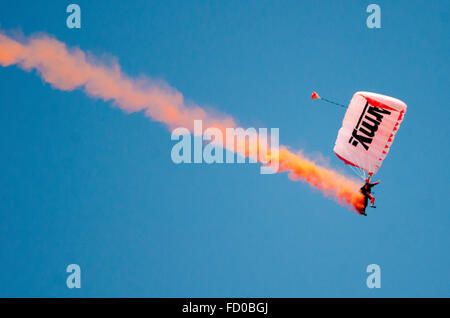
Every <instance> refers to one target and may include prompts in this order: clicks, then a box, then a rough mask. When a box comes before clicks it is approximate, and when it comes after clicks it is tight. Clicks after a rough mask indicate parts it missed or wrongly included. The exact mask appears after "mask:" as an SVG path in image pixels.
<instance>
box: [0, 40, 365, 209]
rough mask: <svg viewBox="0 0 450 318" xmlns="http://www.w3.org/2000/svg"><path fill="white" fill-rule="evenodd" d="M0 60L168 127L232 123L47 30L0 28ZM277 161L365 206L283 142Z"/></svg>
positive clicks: (341, 181) (353, 191) (351, 184)
mask: <svg viewBox="0 0 450 318" xmlns="http://www.w3.org/2000/svg"><path fill="white" fill-rule="evenodd" d="M0 65H2V66H4V67H6V66H10V65H17V66H19V67H20V68H22V69H24V70H26V71H32V70H37V71H38V73H39V74H40V76H41V77H42V78H43V79H44V80H45V81H46V82H47V83H49V84H50V85H52V86H53V87H54V88H58V89H61V90H65V91H71V90H74V89H77V88H79V89H82V90H83V91H84V92H85V93H86V94H87V95H89V96H91V97H96V98H100V99H102V100H104V101H112V102H113V103H114V104H115V105H116V106H118V107H119V108H121V109H122V110H124V111H126V112H129V113H131V112H138V111H144V112H145V115H146V116H147V117H150V118H151V119H152V120H154V121H159V122H162V123H164V124H166V125H167V126H168V128H169V129H174V128H176V127H186V128H188V129H190V130H191V131H193V121H194V119H199V120H202V121H203V124H204V125H205V127H217V128H219V129H220V130H222V131H225V128H227V127H229V128H231V127H236V123H235V121H234V119H233V118H231V117H230V116H227V115H223V114H216V113H211V112H207V111H205V110H204V109H202V108H201V107H199V106H197V105H194V104H193V105H186V102H185V101H184V99H183V95H182V94H181V93H180V92H178V91H177V90H175V89H174V88H172V87H170V86H168V85H167V84H165V83H161V82H154V81H151V80H149V79H132V78H129V77H127V76H126V75H125V74H123V73H122V71H121V70H120V66H119V65H118V64H117V63H114V64H113V65H112V66H106V65H104V64H102V63H99V62H97V61H94V60H93V59H92V58H89V57H88V56H87V55H86V54H85V53H84V52H83V51H81V50H80V49H78V48H67V47H66V45H65V44H64V43H62V42H59V41H58V40H56V39H54V38H51V37H49V36H47V35H39V36H35V37H30V38H28V39H26V40H25V41H17V40H15V39H13V38H11V37H9V36H7V35H5V34H3V33H0ZM279 164H280V168H279V172H284V171H285V172H288V174H289V178H290V179H291V180H302V181H305V182H307V183H309V184H310V185H311V186H312V187H314V188H317V189H319V190H321V191H322V192H323V193H324V194H325V195H326V196H331V197H334V198H335V199H336V200H337V201H338V202H339V203H341V204H344V205H347V206H350V207H352V208H353V209H354V210H359V209H360V208H361V207H362V206H363V196H362V194H361V193H360V192H359V186H358V184H357V183H356V182H355V181H353V180H351V179H348V178H347V177H345V176H343V175H341V174H339V173H337V172H334V171H332V170H330V169H327V168H324V167H321V166H319V165H317V164H315V163H314V162H311V161H309V160H308V159H306V158H305V157H303V156H302V155H301V154H294V153H293V152H291V151H290V150H288V149H287V147H283V146H282V147H281V148H280V153H279Z"/></svg>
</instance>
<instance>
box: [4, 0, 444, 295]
mask: <svg viewBox="0 0 450 318" xmlns="http://www.w3.org/2000/svg"><path fill="white" fill-rule="evenodd" d="M69 3H71V2H64V1H58V2H55V1H34V2H30V1H23V0H22V1H19V0H17V1H12V2H8V3H3V5H2V9H1V11H0V26H1V28H2V29H4V30H20V31H21V32H23V33H24V34H25V35H29V34H31V33H34V32H38V31H42V32H46V33H48V34H51V35H54V36H56V37H57V38H58V39H59V40H61V41H64V42H66V43H67V44H68V45H69V46H78V47H80V48H81V49H83V50H87V51H90V52H92V53H93V54H95V55H97V56H103V55H107V56H116V57H117V58H118V59H119V62H120V64H121V65H122V68H123V70H124V72H125V73H127V74H129V75H131V76H138V75H142V74H144V75H146V76H150V77H154V78H160V79H164V80H165V81H167V82H168V83H170V84H171V85H172V86H174V87H176V88H177V89H178V90H179V91H181V92H182V93H183V94H184V96H185V97H186V98H187V99H190V100H194V101H196V102H197V103H199V104H200V105H208V106H210V107H214V108H217V109H219V110H221V111H223V112H226V113H228V114H231V115H233V116H234V117H235V118H237V119H238V120H239V122H240V124H241V125H242V126H253V127H279V128H280V142H281V143H282V144H285V145H289V146H291V147H293V148H294V149H303V150H304V151H305V153H306V154H308V155H310V156H311V157H312V158H322V159H320V160H322V161H326V162H328V164H329V165H330V166H331V167H333V168H334V169H338V170H340V171H342V172H345V173H347V174H349V175H351V174H352V171H351V169H349V168H348V167H345V166H344V165H343V163H342V162H341V161H339V160H338V159H337V158H336V157H335V156H334V154H333V152H332V149H333V146H334V141H335V138H336V135H337V131H338V129H339V127H340V125H341V120H342V118H343V115H344V112H343V111H342V109H339V108H334V107H333V106H331V105H327V104H323V103H312V102H311V101H310V94H311V92H312V91H313V90H317V91H318V92H319V93H320V94H323V95H324V96H326V97H329V98H332V99H335V100H338V101H340V102H342V103H348V101H349V100H350V98H351V96H352V95H353V93H354V92H355V91H358V90H366V91H373V92H377V93H381V94H386V95H391V96H394V97H397V98H400V99H402V100H404V101H405V102H406V103H407V104H408V112H407V114H406V118H405V120H404V122H403V125H402V127H401V129H400V132H399V133H398V135H397V138H396V140H395V144H394V146H393V148H392V150H391V152H390V153H389V156H388V158H387V159H386V160H385V162H384V164H383V166H382V167H381V169H380V171H379V173H378V177H379V178H381V179H382V183H381V185H380V186H378V187H377V188H376V189H375V192H376V198H377V206H378V208H377V209H376V210H370V211H368V212H369V216H368V217H360V216H358V215H356V214H355V213H352V212H350V211H349V210H347V209H346V208H344V207H341V206H340V205H338V204H336V203H335V202H333V201H331V200H328V199H326V198H324V197H323V196H322V194H320V193H319V192H318V191H315V190H312V189H311V188H310V187H309V186H308V185H307V184H303V183H301V182H292V181H290V180H289V179H288V178H287V176H286V175H283V174H279V175H261V174H259V167H258V165H255V164H253V165H193V164H192V165H175V164H174V163H172V161H171V159H170V151H171V147H172V145H173V142H172V141H171V140H170V134H169V132H168V131H167V129H166V128H165V127H163V126H162V125H161V124H157V123H152V122H150V121H149V120H148V119H147V118H145V117H144V116H143V115H142V114H132V115H126V114H124V113H123V112H122V111H120V110H119V109H117V108H112V107H110V106H111V105H110V104H109V103H105V102H102V101H98V100H94V99H91V98H89V97H87V96H85V95H84V94H83V93H82V92H80V91H74V92H62V91H58V90H55V89H52V88H51V87H50V86H49V85H48V84H45V83H44V82H43V81H42V80H41V79H40V78H39V77H38V76H36V74H33V73H27V72H24V71H22V70H20V69H18V68H17V67H8V68H0V83H1V86H0V147H1V149H2V151H1V153H2V155H1V156H0V171H1V173H0V178H1V179H0V181H1V183H0V184H1V186H0V218H1V221H0V296H3V297H12V296H14V297H17V296H21V297H54V296H56V297H92V296H96V297H100V296H101V297H108V296H109V297H231V296H233V297H240V296H242V297H315V296H323V297H338V296H343V297H396V296H401V297H418V296H424V297H429V296H435V297H443V296H446V297H449V296H450V271H449V265H450V255H449V245H450V238H449V230H450V215H449V210H450V209H449V208H448V201H446V199H447V198H448V197H449V194H448V184H449V181H448V180H449V177H450V176H449V169H448V166H447V165H448V161H449V155H450V150H449V141H448V139H447V138H448V136H449V135H450V129H449V115H450V112H449V108H448V104H449V102H448V101H449V98H450V96H449V90H448V89H449V78H448V74H449V71H450V69H449V64H448V63H449V52H450V51H449V38H450V34H449V33H450V32H449V31H450V27H449V21H448V16H449V9H450V4H449V2H448V1H444V0H442V1H395V2H394V1H376V3H378V4H379V5H380V7H381V18H382V29H379V30H374V29H372V30H371V29H368V28H367V27H366V17H367V16H368V14H367V13H366V7H367V5H368V4H370V3H372V2H369V1H345V2H343V1H320V2H319V1H259V0H258V1H244V2H243V1H193V0H192V1H76V3H78V4H79V5H80V6H81V10H82V28H81V30H69V29H68V28H67V27H66V26H65V20H66V17H67V14H66V13H65V9H66V6H67V5H68V4H69ZM71 263H76V264H79V265H80V266H81V270H82V288H81V289H79V290H70V289H68V288H67V287H66V284H65V280H66V277H67V274H66V272H65V268H66V266H67V265H68V264H71ZM372 263H376V264H379V265H380V266H381V270H382V273H381V275H382V276H381V279H382V282H381V284H382V287H381V289H376V290H371V289H368V288H367V287H366V284H365V280H366V277H367V275H368V274H367V273H366V272H365V269H366V266H367V265H369V264H372Z"/></svg>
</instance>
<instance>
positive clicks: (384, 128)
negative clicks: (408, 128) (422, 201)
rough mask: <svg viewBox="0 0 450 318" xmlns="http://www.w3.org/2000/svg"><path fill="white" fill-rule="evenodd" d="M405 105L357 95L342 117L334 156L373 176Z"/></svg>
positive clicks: (396, 129)
mask: <svg viewBox="0 0 450 318" xmlns="http://www.w3.org/2000/svg"><path fill="white" fill-rule="evenodd" d="M405 112H406V104H405V103H404V102H402V101H401V100H398V99H396V98H393V97H389V96H385V95H381V94H375V93H369V92H357V93H355V94H354V95H353V98H352V100H351V101H350V105H349V106H348V108H347V112H346V113H345V116H344V120H343V122H342V128H341V129H339V133H338V136H337V139H336V144H335V146H334V152H335V153H336V155H337V156H338V157H339V159H341V160H342V161H344V162H345V163H346V164H349V165H351V166H353V167H356V168H358V169H361V170H358V172H360V173H359V174H360V176H361V177H362V178H365V177H366V175H365V172H367V173H368V174H369V175H372V174H375V173H376V172H377V171H378V169H379V168H380V166H381V163H382V162H383V160H384V158H386V156H387V154H388V152H389V149H390V147H391V146H392V143H393V141H394V137H395V134H396V133H397V131H398V129H399V127H400V123H401V122H402V121H403V116H404V114H405Z"/></svg>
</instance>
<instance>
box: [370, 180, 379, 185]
mask: <svg viewBox="0 0 450 318" xmlns="http://www.w3.org/2000/svg"><path fill="white" fill-rule="evenodd" d="M380 182H381V180H379V181H377V182H374V183H371V184H370V185H371V186H375V185H377V184H378V183H380Z"/></svg>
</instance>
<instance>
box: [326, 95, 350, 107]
mask: <svg viewBox="0 0 450 318" xmlns="http://www.w3.org/2000/svg"><path fill="white" fill-rule="evenodd" d="M320 99H321V100H324V101H326V102H328V103H331V104H334V105H337V106H340V107H342V108H347V106H344V105H342V104H339V103H336V102H333V101H331V100H328V99H326V98H323V97H320Z"/></svg>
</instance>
